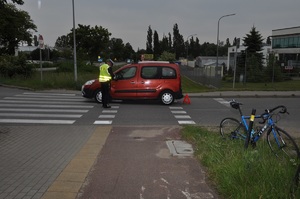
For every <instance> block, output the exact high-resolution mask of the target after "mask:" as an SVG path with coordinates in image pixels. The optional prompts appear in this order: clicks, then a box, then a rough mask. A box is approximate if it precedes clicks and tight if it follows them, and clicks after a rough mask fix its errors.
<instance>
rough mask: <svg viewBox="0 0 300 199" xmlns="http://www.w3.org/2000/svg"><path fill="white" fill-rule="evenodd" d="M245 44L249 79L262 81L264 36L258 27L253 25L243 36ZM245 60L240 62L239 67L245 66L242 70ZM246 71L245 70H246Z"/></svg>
mask: <svg viewBox="0 0 300 199" xmlns="http://www.w3.org/2000/svg"><path fill="white" fill-rule="evenodd" d="M243 42H244V45H245V46H246V49H245V51H246V52H245V56H246V58H245V62H246V63H247V64H246V72H247V79H249V81H252V82H259V81H262V79H263V78H262V76H261V74H262V72H261V71H263V59H264V57H263V54H262V53H261V51H262V44H263V38H262V36H261V34H260V33H259V32H258V31H256V28H255V27H254V26H253V27H252V28H251V30H250V32H249V34H246V36H245V37H244V38H243ZM245 62H244V64H238V67H240V68H243V69H242V70H241V71H244V70H245V69H244V68H245ZM244 72H245V71H244Z"/></svg>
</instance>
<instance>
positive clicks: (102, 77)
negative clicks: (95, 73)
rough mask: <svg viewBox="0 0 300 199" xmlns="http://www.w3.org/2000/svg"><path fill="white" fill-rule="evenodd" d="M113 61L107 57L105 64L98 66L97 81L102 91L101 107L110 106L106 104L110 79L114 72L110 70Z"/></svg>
mask: <svg viewBox="0 0 300 199" xmlns="http://www.w3.org/2000/svg"><path fill="white" fill-rule="evenodd" d="M113 65H114V62H113V61H112V60H111V59H107V60H106V63H105V64H102V65H101V66H100V74H99V82H100V84H101V92H102V107H103V108H110V106H109V105H108V102H109V90H110V81H111V80H112V79H113V77H114V74H113V71H112V66H113Z"/></svg>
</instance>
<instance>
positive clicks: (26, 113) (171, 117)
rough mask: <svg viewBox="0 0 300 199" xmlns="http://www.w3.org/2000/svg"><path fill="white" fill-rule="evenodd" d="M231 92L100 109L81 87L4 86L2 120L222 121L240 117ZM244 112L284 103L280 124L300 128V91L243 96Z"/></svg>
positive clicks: (115, 103) (86, 122)
mask: <svg viewBox="0 0 300 199" xmlns="http://www.w3.org/2000/svg"><path fill="white" fill-rule="evenodd" d="M232 98H234V96H232V97H223V98H220V97H214V96H212V97H190V100H191V103H190V104H186V103H182V100H179V101H176V102H175V103H174V104H172V105H171V106H164V105H161V104H160V103H159V102H157V101H113V103H111V105H112V108H111V109H102V107H101V105H100V104H97V103H95V102H94V101H93V100H89V99H85V98H82V97H81V93H80V92H79V91H75V92H74V91H63V90H60V91H57V90H56V91H48V92H33V91H30V90H23V89H14V88H6V87H0V123H2V124H8V125H9V124H11V125H20V124H22V125H24V124H25V125H27V124H28V125H31V124H70V125H72V124H75V125H92V124H93V125H107V124H110V125H182V124H196V125H202V126H218V125H219V122H220V121H221V120H222V119H223V118H224V117H229V116H231V117H237V118H238V117H239V113H238V111H237V110H235V109H232V108H230V107H229V103H228V101H230V100H232ZM236 100H238V101H240V102H242V103H243V106H242V110H243V113H244V114H246V115H247V114H250V113H251V110H252V108H255V109H256V112H257V114H259V113H263V112H264V110H265V109H266V108H273V107H275V106H277V105H285V106H286V107H287V108H288V111H289V113H290V114H289V115H281V120H280V122H279V125H280V126H283V127H285V128H289V129H293V131H294V130H297V129H300V124H299V122H298V121H299V119H300V103H299V98H298V97H282V98H281V97H280V96H278V97H253V98H250V97H245V98H243V97H242V96H239V97H237V98H236Z"/></svg>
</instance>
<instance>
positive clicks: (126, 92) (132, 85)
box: [111, 65, 138, 99]
mask: <svg viewBox="0 0 300 199" xmlns="http://www.w3.org/2000/svg"><path fill="white" fill-rule="evenodd" d="M137 69H138V68H137V66H135V65H131V66H128V67H125V68H122V69H120V70H118V71H116V73H115V79H114V80H113V81H112V82H111V96H112V98H115V99H134V98H136V89H137Z"/></svg>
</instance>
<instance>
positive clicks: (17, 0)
mask: <svg viewBox="0 0 300 199" xmlns="http://www.w3.org/2000/svg"><path fill="white" fill-rule="evenodd" d="M11 2H12V3H15V4H19V5H23V4H24V1H23V0H11ZM6 4H8V3H7V0H0V8H3V6H4V5H6Z"/></svg>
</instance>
